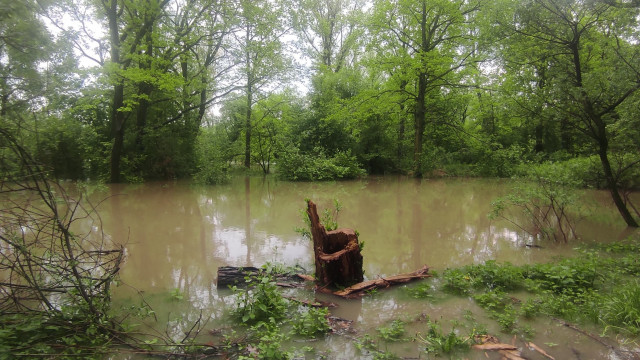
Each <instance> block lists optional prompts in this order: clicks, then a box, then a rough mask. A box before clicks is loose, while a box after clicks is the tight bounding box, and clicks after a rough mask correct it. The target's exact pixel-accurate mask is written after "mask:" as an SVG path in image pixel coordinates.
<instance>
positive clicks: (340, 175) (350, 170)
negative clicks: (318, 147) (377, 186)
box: [277, 149, 365, 181]
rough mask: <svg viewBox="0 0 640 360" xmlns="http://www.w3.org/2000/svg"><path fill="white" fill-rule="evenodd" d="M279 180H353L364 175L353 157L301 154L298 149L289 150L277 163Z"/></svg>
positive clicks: (339, 154)
mask: <svg viewBox="0 0 640 360" xmlns="http://www.w3.org/2000/svg"><path fill="white" fill-rule="evenodd" d="M277 173H278V175H279V176H280V178H282V179H285V180H291V181H316V180H320V181H322V180H341V179H355V178H358V177H361V176H364V175H365V171H364V170H363V169H362V168H361V167H360V164H358V161H357V160H356V158H355V156H352V155H351V154H350V153H348V152H347V153H345V152H338V153H337V154H336V155H335V156H333V157H330V158H328V157H326V156H325V155H324V154H323V153H322V152H319V154H318V155H315V156H314V155H309V154H302V153H300V151H299V150H298V149H289V151H286V152H285V153H284V154H283V155H282V156H281V158H280V159H279V161H278V166H277Z"/></svg>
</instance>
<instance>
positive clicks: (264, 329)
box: [238, 322, 293, 360]
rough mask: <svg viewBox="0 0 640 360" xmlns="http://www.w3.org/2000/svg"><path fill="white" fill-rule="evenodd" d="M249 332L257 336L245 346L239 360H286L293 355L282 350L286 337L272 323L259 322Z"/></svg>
mask: <svg viewBox="0 0 640 360" xmlns="http://www.w3.org/2000/svg"><path fill="white" fill-rule="evenodd" d="M251 332H252V333H253V334H259V335H257V337H255V338H254V340H253V341H250V343H249V344H248V345H246V346H245V348H244V352H243V354H242V355H240V356H239V357H238V359H239V360H253V359H266V360H287V359H291V358H292V357H293V354H291V353H290V352H288V351H285V350H284V349H282V342H283V341H285V340H287V337H286V335H285V334H283V333H282V332H281V331H280V329H279V328H278V326H277V325H276V324H275V323H274V322H259V323H258V324H256V325H254V326H252V327H251Z"/></svg>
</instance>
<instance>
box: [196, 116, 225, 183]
mask: <svg viewBox="0 0 640 360" xmlns="http://www.w3.org/2000/svg"><path fill="white" fill-rule="evenodd" d="M225 145H226V137H224V136H219V134H218V132H217V131H215V130H214V129H204V130H202V131H201V132H200V134H199V135H198V137H197V139H196V148H195V153H196V172H195V174H194V179H195V181H196V182H198V183H201V184H220V183H224V182H226V181H228V179H229V174H228V166H227V162H226V156H225V152H224V149H225Z"/></svg>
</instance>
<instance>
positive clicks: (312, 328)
mask: <svg viewBox="0 0 640 360" xmlns="http://www.w3.org/2000/svg"><path fill="white" fill-rule="evenodd" d="M328 316H329V310H328V309H327V308H309V309H306V311H304V312H302V314H300V315H299V316H298V317H297V318H296V319H295V320H294V323H293V330H294V331H295V333H296V334H298V335H302V336H304V337H309V338H312V337H314V336H316V335H323V334H326V333H328V332H329V330H331V327H330V326H329V322H328V321H327V317H328Z"/></svg>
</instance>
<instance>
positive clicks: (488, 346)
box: [472, 335, 525, 360]
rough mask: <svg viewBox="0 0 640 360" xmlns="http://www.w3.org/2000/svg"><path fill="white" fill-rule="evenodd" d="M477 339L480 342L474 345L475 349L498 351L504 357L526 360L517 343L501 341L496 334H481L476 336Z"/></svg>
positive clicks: (511, 359) (512, 359)
mask: <svg viewBox="0 0 640 360" xmlns="http://www.w3.org/2000/svg"><path fill="white" fill-rule="evenodd" d="M475 340H476V342H478V344H476V345H473V346H472V348H474V349H477V350H489V351H497V352H498V353H499V354H500V355H502V357H503V359H509V360H525V358H523V357H522V354H521V353H520V351H518V348H517V347H516V346H515V345H510V344H504V343H501V342H500V341H499V340H498V338H496V337H495V336H491V335H479V336H476V337H475Z"/></svg>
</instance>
